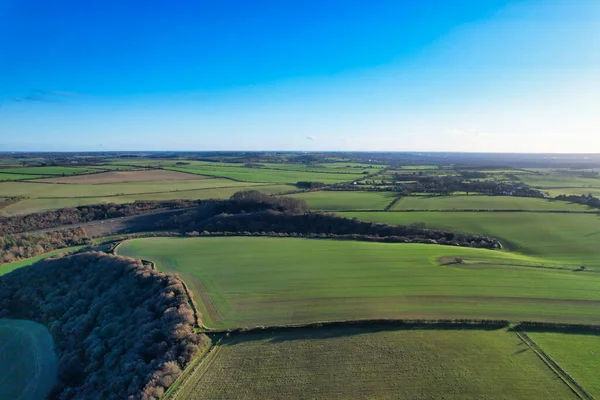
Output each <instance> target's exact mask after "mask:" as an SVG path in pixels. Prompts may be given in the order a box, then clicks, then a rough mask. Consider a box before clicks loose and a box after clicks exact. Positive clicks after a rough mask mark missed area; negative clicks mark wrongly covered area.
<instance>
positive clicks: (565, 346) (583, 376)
mask: <svg viewBox="0 0 600 400" xmlns="http://www.w3.org/2000/svg"><path fill="white" fill-rule="evenodd" d="M528 334H529V336H530V337H531V338H532V339H533V340H534V341H535V342H536V343H537V344H538V345H539V346H540V347H541V348H542V349H543V350H544V351H545V352H546V353H547V354H548V355H550V357H552V358H553V359H554V361H556V362H557V363H558V364H559V365H560V366H561V367H562V368H563V369H564V370H565V371H567V373H568V374H569V375H571V376H572V377H573V378H574V379H575V380H576V381H577V382H578V383H579V384H580V385H582V386H583V387H584V389H586V390H587V391H588V392H589V393H590V394H591V395H592V396H594V397H596V398H600V379H598V371H600V336H598V335H593V334H592V335H584V334H574V333H547V332H544V333H541V332H529V333H528Z"/></svg>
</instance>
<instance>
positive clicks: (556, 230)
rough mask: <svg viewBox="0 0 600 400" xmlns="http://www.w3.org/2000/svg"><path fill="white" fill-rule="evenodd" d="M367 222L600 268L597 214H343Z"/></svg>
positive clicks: (599, 226)
mask: <svg viewBox="0 0 600 400" xmlns="http://www.w3.org/2000/svg"><path fill="white" fill-rule="evenodd" d="M342 215H344V216H347V217H355V218H359V219H363V220H367V221H374V222H382V223H388V224H400V225H405V224H411V223H415V222H419V223H424V224H425V226H426V227H429V228H438V229H446V230H452V231H457V232H469V233H475V234H482V235H490V236H493V237H497V238H499V239H501V240H502V242H503V243H504V244H505V246H506V247H507V248H509V249H511V250H514V251H518V252H520V253H523V254H528V255H531V256H538V257H544V258H551V259H554V260H556V261H557V262H562V263H565V264H573V265H576V264H585V265H593V266H597V267H600V259H599V258H598V248H597V241H598V237H599V236H598V235H600V217H598V215H597V214H556V213H528V212H514V213H511V212H501V213H494V212H461V213H452V212H381V213H377V212H369V213H366V212H364V213H360V212H353V213H342Z"/></svg>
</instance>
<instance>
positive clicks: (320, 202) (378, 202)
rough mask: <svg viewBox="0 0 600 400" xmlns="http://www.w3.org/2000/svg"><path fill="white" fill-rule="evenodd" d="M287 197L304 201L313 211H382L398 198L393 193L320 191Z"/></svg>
mask: <svg viewBox="0 0 600 400" xmlns="http://www.w3.org/2000/svg"><path fill="white" fill-rule="evenodd" d="M289 197H293V198H296V199H299V200H304V201H306V203H307V204H308V206H309V207H310V208H311V209H313V210H323V211H341V210H383V209H384V208H386V207H387V206H388V205H389V204H390V203H391V202H392V201H394V200H395V199H396V198H398V194H397V193H394V192H358V191H356V192H342V191H322V192H307V193H299V194H293V195H290V196H289Z"/></svg>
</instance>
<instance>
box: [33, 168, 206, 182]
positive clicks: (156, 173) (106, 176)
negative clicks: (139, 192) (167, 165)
mask: <svg viewBox="0 0 600 400" xmlns="http://www.w3.org/2000/svg"><path fill="white" fill-rule="evenodd" d="M198 179H205V177H203V176H202V175H195V174H186V173H183V172H176V171H165V170H162V169H151V170H139V171H110V172H101V173H99V174H88V175H74V176H60V177H53V178H46V179H43V180H41V181H42V182H45V183H70V184H95V185H98V184H108V183H122V182H152V181H182V180H198Z"/></svg>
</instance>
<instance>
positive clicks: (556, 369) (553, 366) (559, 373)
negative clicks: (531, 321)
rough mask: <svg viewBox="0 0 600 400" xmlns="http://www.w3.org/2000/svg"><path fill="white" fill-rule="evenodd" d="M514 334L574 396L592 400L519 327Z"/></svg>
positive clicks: (591, 397) (592, 398) (588, 394)
mask: <svg viewBox="0 0 600 400" xmlns="http://www.w3.org/2000/svg"><path fill="white" fill-rule="evenodd" d="M514 332H515V334H516V335H517V336H518V337H519V339H521V341H522V342H523V343H525V344H526V345H527V346H528V347H529V348H530V349H531V350H532V351H533V352H534V353H535V355H537V356H538V358H539V359H540V360H542V361H543V362H544V364H546V366H547V367H548V368H550V369H551V370H552V372H554V374H556V376H558V377H559V378H560V379H561V380H562V381H563V382H564V383H565V384H566V385H567V386H568V387H569V389H571V391H572V392H573V393H575V395H576V396H577V397H578V398H580V399H582V400H594V396H592V395H591V394H590V393H588V392H587V391H586V390H585V389H584V388H583V387H582V386H581V385H580V384H579V383H578V382H577V381H576V380H575V379H574V378H573V377H572V376H571V375H569V373H568V372H567V371H565V370H564V369H562V367H561V366H560V365H559V364H558V363H557V362H556V361H554V359H552V357H550V355H549V354H548V353H546V352H545V351H544V350H542V348H541V347H540V346H538V344H537V343H536V342H535V341H534V340H533V339H532V338H531V337H530V336H529V335H528V334H527V333H526V332H525V331H523V330H522V329H521V328H520V327H516V328H515V329H514Z"/></svg>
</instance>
